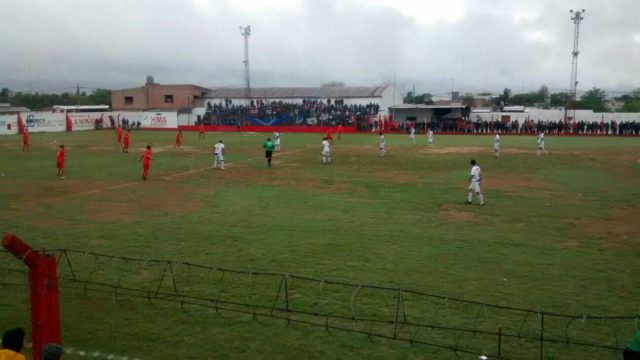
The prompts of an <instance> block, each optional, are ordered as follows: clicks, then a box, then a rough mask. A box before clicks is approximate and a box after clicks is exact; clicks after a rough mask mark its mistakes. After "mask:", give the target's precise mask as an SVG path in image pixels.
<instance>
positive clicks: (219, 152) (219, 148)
mask: <svg viewBox="0 0 640 360" xmlns="http://www.w3.org/2000/svg"><path fill="white" fill-rule="evenodd" d="M213 156H214V157H215V158H214V160H213V168H214V169H215V168H216V166H218V163H220V170H224V144H223V143H222V140H220V141H218V143H217V144H215V145H214V146H213Z"/></svg>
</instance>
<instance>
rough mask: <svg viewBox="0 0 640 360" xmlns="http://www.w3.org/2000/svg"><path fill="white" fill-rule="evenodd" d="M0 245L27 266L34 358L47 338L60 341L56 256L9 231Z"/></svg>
mask: <svg viewBox="0 0 640 360" xmlns="http://www.w3.org/2000/svg"><path fill="white" fill-rule="evenodd" d="M2 246H3V247H4V248H5V249H7V250H9V252H10V253H12V254H13V255H14V256H15V257H17V258H18V259H20V261H22V262H23V263H24V264H25V265H27V267H28V268H29V290H30V297H31V337H32V339H33V359H34V360H38V358H39V357H38V355H39V354H40V350H41V349H42V347H43V346H44V345H46V344H48V343H50V342H55V343H58V344H60V308H59V305H58V277H57V275H56V258H55V256H52V255H46V254H43V253H40V252H37V251H34V250H33V249H32V248H31V246H29V245H27V244H26V243H24V242H23V241H22V240H20V239H19V238H18V237H17V236H15V235H13V234H6V235H5V236H4V237H3V238H2Z"/></svg>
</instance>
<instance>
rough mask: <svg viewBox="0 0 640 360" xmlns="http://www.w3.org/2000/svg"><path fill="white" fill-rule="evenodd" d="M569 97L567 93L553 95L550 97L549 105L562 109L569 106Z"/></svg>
mask: <svg viewBox="0 0 640 360" xmlns="http://www.w3.org/2000/svg"><path fill="white" fill-rule="evenodd" d="M567 96H569V95H568V94H567V93H565V92H559V93H553V94H551V95H549V105H550V106H551V107H561V106H566V105H567Z"/></svg>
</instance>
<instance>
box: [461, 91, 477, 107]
mask: <svg viewBox="0 0 640 360" xmlns="http://www.w3.org/2000/svg"><path fill="white" fill-rule="evenodd" d="M462 103H463V104H464V105H466V106H475V98H474V97H473V94H471V93H466V94H464V96H463V97H462Z"/></svg>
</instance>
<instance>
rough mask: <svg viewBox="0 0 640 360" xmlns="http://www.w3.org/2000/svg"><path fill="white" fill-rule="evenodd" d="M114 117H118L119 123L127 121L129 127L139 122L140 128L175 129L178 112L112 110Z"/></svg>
mask: <svg viewBox="0 0 640 360" xmlns="http://www.w3.org/2000/svg"><path fill="white" fill-rule="evenodd" d="M113 115H114V117H118V115H119V118H120V124H123V123H128V124H129V127H135V125H136V124H137V123H138V122H140V128H142V129H177V128H178V113H177V112H175V111H157V112H155V111H154V112H152V111H144V112H143V111H140V112H134V111H127V112H114V113H113Z"/></svg>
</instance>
